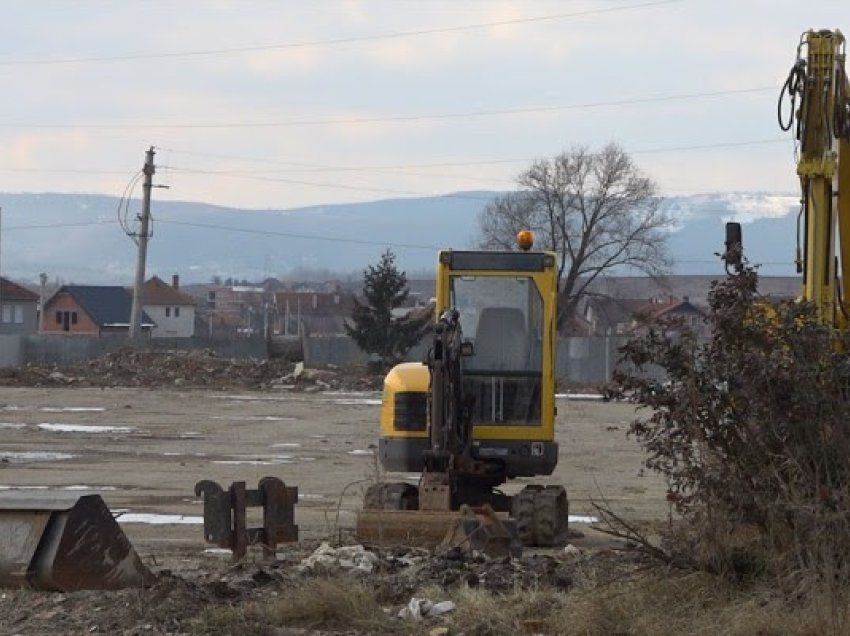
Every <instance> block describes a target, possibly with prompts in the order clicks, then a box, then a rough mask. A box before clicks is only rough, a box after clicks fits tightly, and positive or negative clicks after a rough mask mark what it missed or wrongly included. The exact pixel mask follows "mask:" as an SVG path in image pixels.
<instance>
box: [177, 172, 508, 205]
mask: <svg viewBox="0 0 850 636" xmlns="http://www.w3.org/2000/svg"><path fill="white" fill-rule="evenodd" d="M168 169H169V170H173V171H174V172H178V173H180V172H182V173H186V174H201V175H216V176H221V177H230V178H232V179H249V180H252V181H265V182H271V183H287V184H290V185H306V186H311V187H317V188H330V189H339V190H354V191H357V192H378V193H382V194H399V195H405V196H416V197H446V198H450V199H470V200H473V201H490V200H491V199H492V198H493V197H479V196H475V195H473V194H463V193H460V192H455V193H451V194H433V193H429V192H418V191H416V190H398V189H394V188H373V187H370V186H357V185H350V184H346V183H328V182H324V181H305V180H303V179H285V178H282V177H263V176H258V175H251V174H241V173H233V172H229V171H227V170H194V169H191V168H179V167H177V166H168Z"/></svg>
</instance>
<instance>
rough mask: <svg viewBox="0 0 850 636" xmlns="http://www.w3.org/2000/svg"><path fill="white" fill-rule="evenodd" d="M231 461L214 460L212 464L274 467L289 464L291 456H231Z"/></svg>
mask: <svg viewBox="0 0 850 636" xmlns="http://www.w3.org/2000/svg"><path fill="white" fill-rule="evenodd" d="M230 457H231V458H232V459H216V460H213V462H212V463H213V464H225V465H239V464H245V465H248V466H276V465H278V464H291V463H292V459H293V456H292V455H231V456H230Z"/></svg>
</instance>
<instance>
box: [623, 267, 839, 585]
mask: <svg viewBox="0 0 850 636" xmlns="http://www.w3.org/2000/svg"><path fill="white" fill-rule="evenodd" d="M757 285H758V276H757V273H756V271H755V269H754V268H745V269H744V271H742V272H741V273H740V274H737V275H735V276H731V277H729V278H728V279H727V280H726V281H724V282H721V283H717V284H715V285H714V286H713V288H712V291H711V293H710V294H709V304H710V312H709V315H708V318H707V319H708V321H709V323H710V326H711V328H712V337H711V339H710V340H709V341H708V342H704V343H701V342H698V341H697V339H696V338H695V337H694V336H693V335H691V334H690V333H688V332H687V331H684V332H682V331H680V330H677V331H676V335H675V337H674V336H671V335H668V333H667V332H665V329H664V328H663V327H662V328H659V329H653V330H651V331H649V332H648V333H647V334H646V335H644V336H642V337H638V338H636V339H634V340H633V341H631V342H630V343H629V344H628V345H627V346H626V347H625V348H624V350H623V353H624V360H625V361H626V362H627V363H629V365H630V367H631V368H632V369H634V371H632V372H630V373H619V374H618V375H617V378H616V380H617V383H618V389H619V392H620V394H621V395H624V396H627V397H629V398H630V399H631V400H633V401H634V402H636V403H637V404H639V405H641V406H643V407H647V408H648V409H650V412H649V414H648V415H647V416H646V417H641V418H639V419H637V420H636V421H634V422H633V423H632V425H631V428H630V434H632V435H634V436H635V437H636V438H637V439H638V441H639V442H640V443H641V444H642V445H643V446H644V448H645V449H646V450H647V452H648V454H649V457H648V459H647V462H646V464H647V466H648V467H650V468H652V469H654V470H656V471H658V472H660V473H662V474H663V475H664V476H666V477H667V479H668V481H669V484H670V493H669V498H670V499H671V501H673V502H674V503H675V504H676V507H677V509H678V510H679V512H681V513H682V514H683V516H684V518H685V520H686V521H687V522H688V523H689V525H690V529H691V530H692V532H691V533H690V536H691V538H692V540H693V541H694V545H691V546H686V547H685V549H684V551H685V552H690V554H692V555H694V556H695V557H696V559H695V560H696V561H698V565H699V566H700V567H705V568H707V569H709V570H712V571H714V572H718V573H720V574H722V575H724V576H729V577H731V578H735V579H746V580H757V579H759V578H761V577H763V576H764V575H768V574H769V575H773V576H776V577H779V579H780V580H781V581H782V582H783V583H787V584H790V585H792V586H798V587H799V586H801V585H804V586H806V587H807V588H812V587H813V586H815V585H818V584H821V583H826V584H828V585H829V588H830V589H831V590H833V591H835V592H836V593H840V594H842V595H843V592H842V591H841V590H842V588H843V586H844V584H845V583H848V582H850V562H848V555H850V461H848V458H849V457H850V395H848V389H850V356H848V354H847V353H846V351H850V339H848V338H847V337H846V336H845V335H844V334H836V332H834V331H833V330H832V329H831V328H829V327H827V326H824V325H823V324H822V323H821V322H820V320H819V319H818V316H817V311H816V309H815V307H814V306H812V305H811V304H807V303H794V302H788V303H782V304H774V305H771V304H769V303H767V302H766V301H765V299H763V298H761V297H760V296H759V294H758V292H757ZM657 368H661V369H662V370H663V371H664V378H663V379H659V378H658V377H657V375H656V377H653V376H652V375H651V374H650V373H648V371H649V370H651V369H657ZM786 589H787V587H786ZM844 600H846V599H844Z"/></svg>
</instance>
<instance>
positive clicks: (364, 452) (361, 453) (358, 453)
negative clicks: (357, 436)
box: [348, 448, 375, 457]
mask: <svg viewBox="0 0 850 636" xmlns="http://www.w3.org/2000/svg"><path fill="white" fill-rule="evenodd" d="M348 454H349V455H356V456H357V457H365V456H368V455H374V454H375V453H373V452H372V451H370V450H365V449H362V448H355V449H354V450H350V451H348Z"/></svg>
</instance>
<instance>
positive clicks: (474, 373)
mask: <svg viewBox="0 0 850 636" xmlns="http://www.w3.org/2000/svg"><path fill="white" fill-rule="evenodd" d="M518 238H519V240H520V247H522V248H523V251H516V252H497V251H451V250H449V251H441V252H440V253H439V258H438V263H437V297H436V311H435V318H436V321H435V325H434V333H433V341H432V343H431V347H430V350H429V353H428V359H427V362H424V363H403V364H400V365H398V366H396V367H394V368H393V369H392V370H391V371H390V372H389V374H388V375H387V376H386V378H385V381H384V394H383V402H382V407H381V436H380V441H379V447H378V448H379V451H378V452H379V455H380V462H381V464H382V466H383V467H384V468H385V469H386V470H387V471H391V472H415V473H421V476H420V478H419V484H418V487H417V486H415V485H413V484H408V483H405V482H380V483H376V484H374V485H372V486H371V487H370V488H369V489H368V490H367V492H366V496H365V502H364V508H363V510H362V511H361V513H360V514H359V516H358V527H357V532H358V536H359V538H360V539H361V540H367V541H373V542H384V543H387V542H407V543H415V544H420V545H436V544H437V543H439V542H440V541H441V540H442V539H444V538H445V535H447V533H448V535H449V537H451V536H452V535H454V537H455V538H454V539H453V540H452V539H450V540H452V541H454V542H455V543H457V542H468V544H470V545H473V546H477V545H478V544H479V543H480V544H481V545H483V546H484V547H485V548H486V547H488V546H486V545H485V544H487V542H490V544H491V545H490V546H489V547H492V545H493V544H498V545H500V546H501V547H502V548H506V546H507V544H508V543H510V539H511V538H512V539H515V540H518V542H521V544H524V545H530V546H535V545H536V546H552V545H557V544H559V543H562V542H563V541H564V540H565V539H566V533H567V519H568V514H567V513H568V503H567V493H566V491H565V489H564V488H563V487H561V486H541V485H527V486H525V488H523V489H522V490H521V491H520V492H519V494H516V495H514V496H508V495H507V494H505V493H503V492H502V491H500V490H499V487H500V486H501V485H502V484H504V483H505V482H506V481H508V480H509V479H512V478H515V477H533V476H537V475H550V474H551V473H552V472H553V470H554V469H555V465H556V464H557V461H558V444H557V443H556V442H555V440H554V433H555V429H554V424H555V377H554V366H555V336H556V328H555V323H556V320H555V317H556V296H557V285H556V269H555V267H556V266H555V255H554V254H552V253H549V252H539V251H529V249H530V248H531V243H532V237H531V234H530V232H520V235H519V237H518ZM476 538H479V539H481V541H479V542H476V541H475V539H476Z"/></svg>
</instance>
